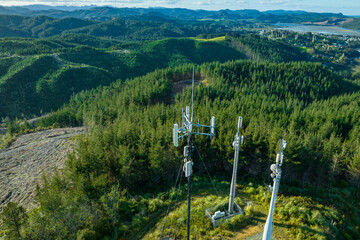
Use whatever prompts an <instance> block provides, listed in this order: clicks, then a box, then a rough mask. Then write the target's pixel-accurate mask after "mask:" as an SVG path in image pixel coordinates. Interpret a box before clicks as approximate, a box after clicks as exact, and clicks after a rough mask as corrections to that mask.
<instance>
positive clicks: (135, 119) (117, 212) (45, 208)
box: [14, 61, 360, 239]
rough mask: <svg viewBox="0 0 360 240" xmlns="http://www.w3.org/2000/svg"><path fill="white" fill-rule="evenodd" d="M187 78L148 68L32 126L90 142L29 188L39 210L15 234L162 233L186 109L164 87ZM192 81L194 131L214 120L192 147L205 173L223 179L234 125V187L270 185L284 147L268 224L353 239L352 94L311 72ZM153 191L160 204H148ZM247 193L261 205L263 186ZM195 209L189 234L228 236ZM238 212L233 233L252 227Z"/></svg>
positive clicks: (280, 67) (220, 67) (263, 68)
mask: <svg viewBox="0 0 360 240" xmlns="http://www.w3.org/2000/svg"><path fill="white" fill-rule="evenodd" d="M191 71H192V66H191V65H185V66H182V67H178V68H174V69H167V70H157V71H155V72H153V73H150V74H147V75H145V76H143V77H137V78H135V79H133V80H129V81H126V82H122V81H117V82H116V83H113V84H112V85H111V86H109V87H103V88H99V89H96V90H91V91H86V92H82V93H80V94H77V95H75V96H74V97H73V98H72V100H71V101H70V103H69V104H67V105H66V106H64V107H63V108H62V109H61V110H59V111H57V112H56V113H54V114H52V115H51V116H49V117H48V118H45V119H42V120H41V121H40V122H39V123H38V125H39V126H52V125H54V124H56V125H57V126H65V125H78V124H85V125H87V126H90V134H89V135H88V136H84V137H83V138H81V139H79V148H78V152H77V154H73V155H72V156H70V158H69V160H68V163H67V168H66V170H65V172H66V174H65V175H64V176H63V177H55V178H54V180H52V181H48V182H46V185H44V186H43V188H42V189H41V190H39V194H38V201H39V203H40V204H41V207H40V208H39V209H37V210H36V211H34V212H33V213H32V214H31V215H29V216H30V217H29V219H28V220H27V221H26V222H24V223H23V226H22V229H23V230H24V232H23V234H24V235H23V236H26V237H28V238H36V236H38V235H39V234H42V236H49V238H51V236H54V235H56V234H58V235H56V236H60V235H59V234H60V232H59V229H62V231H61V237H60V238H61V239H68V238H74V237H75V236H79V235H81V234H85V233H86V234H88V236H93V237H94V238H104V237H109V238H119V237H122V238H125V239H138V238H141V236H144V234H146V233H147V231H148V230H149V229H150V228H152V227H155V224H156V222H159V225H158V226H159V228H158V229H157V231H155V232H152V233H153V234H155V235H156V233H158V234H159V233H161V232H162V231H161V229H164V228H163V227H164V225H163V224H165V222H166V221H165V220H164V221H163V222H161V224H160V219H161V216H162V213H163V212H164V209H166V208H167V206H168V204H169V201H170V200H169V198H170V196H173V195H176V194H179V196H178V197H180V198H183V197H184V195H182V193H181V192H180V193H176V192H172V191H171V192H166V189H168V188H169V187H171V186H172V184H173V183H174V182H175V179H176V176H177V172H178V168H179V165H180V163H181V162H182V148H181V147H179V148H178V149H177V148H174V147H173V144H172V142H171V141H172V137H171V129H172V127H173V124H174V123H176V122H177V121H178V120H179V119H180V114H181V108H182V107H183V106H185V105H188V104H189V103H190V102H189V99H191V91H190V88H185V89H184V91H183V92H182V93H180V94H176V95H175V96H174V93H175V92H174V91H175V90H174V86H175V84H176V83H177V82H179V81H181V80H183V79H187V78H188V76H189V75H190V74H191ZM195 73H196V74H195V75H196V79H197V80H198V79H202V80H201V84H200V85H199V86H197V87H196V89H195V95H194V100H195V108H194V117H195V118H198V117H199V118H200V119H201V122H207V121H208V119H209V118H210V116H212V115H214V116H215V117H216V124H217V125H216V138H215V139H214V140H212V141H211V142H209V141H208V139H205V138H202V137H199V138H196V140H195V144H196V146H197V148H198V150H199V152H200V153H201V154H202V155H203V160H204V162H205V163H204V164H205V165H206V166H207V168H208V170H209V173H210V175H211V176H218V177H220V178H221V176H223V175H225V176H230V174H231V165H230V162H231V159H232V158H233V149H232V147H231V143H232V140H233V136H234V134H235V130H236V128H235V126H236V119H237V117H238V115H241V116H242V117H243V118H244V123H243V129H242V130H243V131H242V134H243V135H244V138H245V143H244V145H243V146H242V151H241V154H240V156H241V157H240V161H239V162H240V167H239V176H241V177H240V178H242V180H249V179H250V180H251V179H252V180H251V181H255V182H256V181H260V182H262V181H264V180H265V181H266V182H269V181H270V180H268V174H269V172H268V167H269V164H270V162H273V161H274V159H275V154H276V149H277V143H278V140H279V138H281V137H285V138H286V141H287V142H288V146H287V148H286V153H285V156H286V159H285V163H284V165H283V176H282V181H283V183H282V187H281V189H288V190H287V191H285V192H281V193H284V194H285V195H286V196H285V197H282V200H281V201H280V202H279V206H282V207H281V209H282V210H281V211H280V210H279V213H278V214H277V215H276V217H277V219H280V220H279V221H281V223H282V224H283V225H284V226H286V228H287V229H288V230H289V234H290V235H291V238H295V237H297V236H298V237H299V236H300V237H299V238H300V239H311V238H314V239H321V238H323V239H327V238H329V239H343V238H346V237H348V238H349V239H351V238H352V239H357V238H359V237H360V235H359V231H358V228H357V227H356V226H358V225H359V224H360V222H359V219H360V218H359V217H358V216H359V214H360V212H359V202H360V201H359V200H360V196H359V195H358V194H357V193H356V192H357V191H356V190H355V189H354V188H353V187H359V183H360V175H359V171H360V162H359V159H360V158H359V156H360V142H359V137H360V136H359V126H360V122H359V121H360V120H359V119H360V111H358V108H359V106H360V91H359V86H358V85H355V84H351V83H348V82H346V81H344V80H342V79H341V78H340V77H339V76H337V75H336V74H334V73H332V72H330V71H329V70H327V69H326V68H324V67H322V66H321V64H318V63H305V62H298V63H294V62H292V63H280V64H274V63H257V62H252V61H232V62H227V63H224V64H220V63H212V64H209V63H207V64H203V65H201V66H198V67H197V68H196V70H195ZM14 129H16V127H15V126H14ZM194 158H195V159H194V161H195V163H196V164H195V165H194V171H195V173H194V174H195V175H196V176H201V175H202V174H205V169H204V167H203V165H201V164H200V163H201V160H200V159H199V158H198V157H197V156H194ZM139 176H141V177H139ZM226 179H228V177H227V178H226ZM287 184H289V187H285V185H287ZM201 186H203V187H205V190H204V191H205V192H206V194H205V195H208V194H210V193H209V191H210V190H209V188H210V187H209V186H210V185H207V184H206V183H205V182H203V181H202V180H201V179H195V183H194V188H195V190H199V191H200V190H201ZM310 186H312V187H313V189H314V190H310V189H312V188H311V187H310ZM305 187H306V188H305ZM315 188H316V189H317V190H316V189H315ZM323 188H325V189H328V190H327V191H326V190H322V189H323ZM340 188H342V189H340ZM307 189H308V190H307ZM162 191H165V192H164V193H159V192H162ZM258 191H259V192H258ZM280 191H282V190H280ZM226 192H227V191H226ZM154 193H155V194H156V193H159V194H158V195H157V197H155V196H154V195H153V194H154ZM248 193H249V194H250V195H248V196H253V195H256V194H258V195H256V199H257V200H258V201H263V202H268V201H269V194H265V191H264V190H262V188H260V189H257V190H256V189H255V188H254V187H251V188H248ZM224 194H225V195H226V193H224ZM307 194H309V195H307ZM134 195H136V197H134ZM203 195H204V194H202V195H200V196H203ZM293 195H299V196H293ZM304 195H307V196H304ZM141 196H143V197H141ZM196 197H197V198H198V197H199V196H196ZM253 197H254V196H253ZM348 198H351V199H353V200H354V201H352V202H351V203H350V202H349V200H348ZM168 200H169V201H168ZM214 203H215V202H214ZM214 203H213V204H214ZM216 203H217V204H220V203H219V202H218V200H216ZM199 204H200V203H199ZM194 207H195V210H194V211H195V212H193V214H198V211H200V210H201V211H200V212H201V216H202V217H201V216H200V217H199V218H196V219H195V220H194V224H195V225H196V226H197V229H198V230H199V229H209V230H208V231H202V232H201V234H200V233H199V232H198V231H196V232H193V234H197V235H199V234H200V235H201V236H200V235H199V238H204V239H209V238H211V237H215V236H218V235H219V234H226V236H234V235H233V234H234V233H233V232H232V230H226V225H225V229H224V228H223V227H221V228H219V229H217V230H216V231H215V230H214V231H213V230H211V229H210V228H209V227H208V223H207V222H206V221H205V220H204V219H205V218H203V211H204V210H203V207H204V206H203V205H202V207H201V209H200V207H199V206H198V207H196V206H194ZM181 209H183V208H181ZM180 211H182V210H180ZM74 214H75V215H76V216H80V215H81V216H82V217H81V218H80V217H78V218H71V219H72V223H71V225H70V224H69V223H68V222H67V221H65V219H68V218H69V216H74ZM184 214H185V211H184ZM184 214H183V213H180V212H176V215H175V216H178V217H176V221H175V222H176V223H171V222H167V223H166V224H167V225H165V229H167V230H166V231H167V232H171V231H172V232H171V234H175V236H176V237H177V238H184V236H185V235H184V234H186V231H185V220H184V221H183V220H180V219H185V218H184V216H185V215H184ZM247 214H249V215H246V216H245V219H242V220H241V219H240V220H238V221H239V223H238V224H239V225H236V227H237V228H240V229H242V228H244V226H246V221H251V219H252V215H251V212H249V213H247ZM299 214H300V215H301V218H299ZM254 217H255V218H256V216H254ZM88 219H91V220H90V221H89V220H88ZM244 221H245V223H244ZM334 222H335V223H337V224H333V223H334ZM248 223H249V222H248ZM340 223H341V224H340ZM174 224H175V225H176V229H177V230H176V231H175V230H174V229H173V228H174V226H175V225H174ZM235 224H237V223H235ZM55 226H56V227H55ZM161 226H162V228H161ZM299 226H301V227H299ZM171 229H173V230H171ZM229 229H232V228H229ZM194 231H195V230H194Z"/></svg>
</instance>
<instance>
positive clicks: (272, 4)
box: [0, 0, 360, 15]
mask: <svg viewBox="0 0 360 240" xmlns="http://www.w3.org/2000/svg"><path fill="white" fill-rule="evenodd" d="M29 4H46V5H72V6H84V5H98V6H103V5H110V6H114V7H167V8H175V7H180V8H189V9H206V10H220V9H231V10H240V9H258V10H260V11H265V10H276V9H285V10H305V11H309V12H332V13H339V12H341V13H343V14H345V15H360V0H0V5H3V6H19V5H29Z"/></svg>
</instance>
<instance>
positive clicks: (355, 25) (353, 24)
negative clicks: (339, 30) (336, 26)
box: [341, 18, 360, 30]
mask: <svg viewBox="0 0 360 240" xmlns="http://www.w3.org/2000/svg"><path fill="white" fill-rule="evenodd" d="M341 26H342V27H344V28H349V29H354V30H360V18H353V19H351V20H350V21H348V22H344V23H343V24H342V25H341Z"/></svg>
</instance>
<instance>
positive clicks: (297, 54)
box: [231, 34, 308, 62]
mask: <svg viewBox="0 0 360 240" xmlns="http://www.w3.org/2000/svg"><path fill="white" fill-rule="evenodd" d="M231 45H232V46H233V47H235V48H237V49H239V50H241V51H243V52H245V53H246V56H247V57H248V58H250V59H252V60H255V61H260V60H262V61H270V62H289V61H305V60H307V59H308V56H307V55H306V54H305V53H303V52H302V51H301V50H300V49H299V48H297V47H293V46H291V45H288V44H286V43H283V42H280V41H274V40H269V39H267V38H265V37H261V36H259V35H257V34H248V35H243V36H241V35H239V36H236V35H234V37H233V38H232V39H231Z"/></svg>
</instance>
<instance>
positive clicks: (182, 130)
mask: <svg viewBox="0 0 360 240" xmlns="http://www.w3.org/2000/svg"><path fill="white" fill-rule="evenodd" d="M194 76H195V68H194V67H193V79H192V94H191V112H190V107H189V106H186V110H185V113H184V112H183V113H182V123H181V125H180V127H179V126H178V124H174V128H173V141H174V146H175V147H178V146H179V139H184V138H185V137H186V136H187V145H186V146H185V147H184V166H183V170H184V172H185V177H187V179H188V214H187V215H188V216H187V239H188V240H190V209H191V175H192V166H193V161H192V157H191V155H192V148H193V146H192V140H193V139H192V134H193V133H194V134H195V135H197V136H199V135H204V136H208V137H210V139H212V138H214V137H215V117H214V116H212V117H211V119H210V125H202V124H200V123H198V124H194V123H193V111H194ZM193 127H197V131H194V132H193ZM200 128H202V129H209V133H206V132H200Z"/></svg>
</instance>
